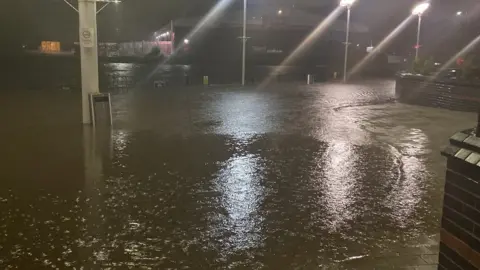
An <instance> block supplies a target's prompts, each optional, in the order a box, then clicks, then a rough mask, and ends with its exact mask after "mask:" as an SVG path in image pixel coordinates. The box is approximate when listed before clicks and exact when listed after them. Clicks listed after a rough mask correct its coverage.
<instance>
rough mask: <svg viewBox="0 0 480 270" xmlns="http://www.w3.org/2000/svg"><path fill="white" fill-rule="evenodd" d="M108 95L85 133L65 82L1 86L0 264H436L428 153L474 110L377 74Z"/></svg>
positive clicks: (433, 162)
mask: <svg viewBox="0 0 480 270" xmlns="http://www.w3.org/2000/svg"><path fill="white" fill-rule="evenodd" d="M113 100H114V103H113V104H114V128H113V129H112V130H110V129H108V128H100V129H98V130H96V131H93V130H91V129H89V128H86V129H82V128H81V126H80V125H78V124H76V123H77V122H78V121H79V119H80V111H79V109H80V106H79V94H78V93H75V92H68V91H46V92H41V91H29V92H22V93H17V92H9V93H4V94H3V96H2V98H1V99H0V120H1V121H2V122H3V123H4V127H5V128H2V130H1V133H0V135H1V137H2V138H1V140H0V148H1V149H2V152H3V154H2V169H1V170H0V179H2V182H1V184H0V213H1V215H0V253H1V254H2V255H1V256H0V268H1V269H390V268H399V269H436V266H435V264H436V260H437V255H436V253H437V252H438V232H439V220H440V214H441V204H442V190H443V183H444V165H445V164H444V160H443V158H442V157H441V156H440V150H441V149H442V148H443V147H444V146H446V145H447V142H448V137H449V136H450V135H451V134H453V133H455V132H456V131H458V130H462V129H466V128H470V127H471V126H472V125H473V124H474V123H475V120H476V116H475V114H470V113H460V112H453V111H447V110H441V109H434V108H426V107H418V106H411V105H404V104H399V103H397V102H395V99H394V82H393V81H391V80H372V81H364V82H360V83H355V84H349V85H343V84H337V83H325V84H316V85H313V86H305V85H299V84H277V85H272V86H270V87H269V88H268V89H262V90H259V89H254V88H253V87H251V88H238V87H221V86H219V87H210V88H203V87H188V88H174V87H172V88H166V89H147V88H144V89H136V90H134V91H116V92H114V93H113ZM72 119H76V120H72ZM72 121H73V122H74V123H72ZM82 267H83V268H82Z"/></svg>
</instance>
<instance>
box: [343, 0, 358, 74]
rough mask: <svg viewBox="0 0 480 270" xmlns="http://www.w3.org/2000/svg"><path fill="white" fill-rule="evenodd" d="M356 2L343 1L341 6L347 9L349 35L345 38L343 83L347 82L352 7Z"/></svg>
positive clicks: (353, 0)
mask: <svg viewBox="0 0 480 270" xmlns="http://www.w3.org/2000/svg"><path fill="white" fill-rule="evenodd" d="M355 1H356V0H341V1H340V6H342V7H346V8H347V31H346V32H347V33H346V37H345V63H344V65H343V82H347V65H348V46H349V45H350V43H349V38H350V13H351V8H352V5H353V4H354V3H355Z"/></svg>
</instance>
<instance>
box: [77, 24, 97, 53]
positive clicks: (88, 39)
mask: <svg viewBox="0 0 480 270" xmlns="http://www.w3.org/2000/svg"><path fill="white" fill-rule="evenodd" d="M81 31H82V33H81V35H80V37H81V39H82V40H80V45H81V46H82V47H84V48H93V45H94V34H95V31H94V30H93V28H82V30H81Z"/></svg>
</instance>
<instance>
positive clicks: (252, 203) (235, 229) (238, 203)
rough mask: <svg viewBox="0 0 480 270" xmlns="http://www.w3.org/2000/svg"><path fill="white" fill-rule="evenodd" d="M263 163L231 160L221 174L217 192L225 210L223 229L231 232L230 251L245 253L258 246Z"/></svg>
mask: <svg viewBox="0 0 480 270" xmlns="http://www.w3.org/2000/svg"><path fill="white" fill-rule="evenodd" d="M262 166H263V165H262V161H261V159H260V158H259V157H258V156H255V155H252V154H247V155H243V156H234V157H232V158H230V159H229V160H228V161H227V162H226V163H225V165H224V167H223V168H222V169H221V170H220V172H219V175H218V177H217V179H216V180H215V181H216V183H217V189H218V191H219V192H220V193H221V194H222V203H221V204H222V206H223V207H224V208H225V209H226V212H227V215H226V216H225V221H224V225H225V226H226V230H227V231H230V233H231V236H230V237H229V241H230V242H231V248H232V249H233V250H237V249H248V248H252V247H255V246H258V245H261V242H262V241H261V238H262V235H261V234H262V231H261V222H262V219H263V217H262V216H261V215H259V213H258V207H259V204H261V202H262V200H263V197H264V194H263V192H264V191H263V186H262V184H261V182H262V175H261V174H262V172H263V170H264V169H263V167H262Z"/></svg>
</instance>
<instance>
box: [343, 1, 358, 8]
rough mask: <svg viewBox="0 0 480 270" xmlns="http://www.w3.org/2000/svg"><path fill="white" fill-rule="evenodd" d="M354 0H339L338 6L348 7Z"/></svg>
mask: <svg viewBox="0 0 480 270" xmlns="http://www.w3.org/2000/svg"><path fill="white" fill-rule="evenodd" d="M355 1H356V0H341V1H340V6H342V7H350V6H351V5H353V3H355Z"/></svg>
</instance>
